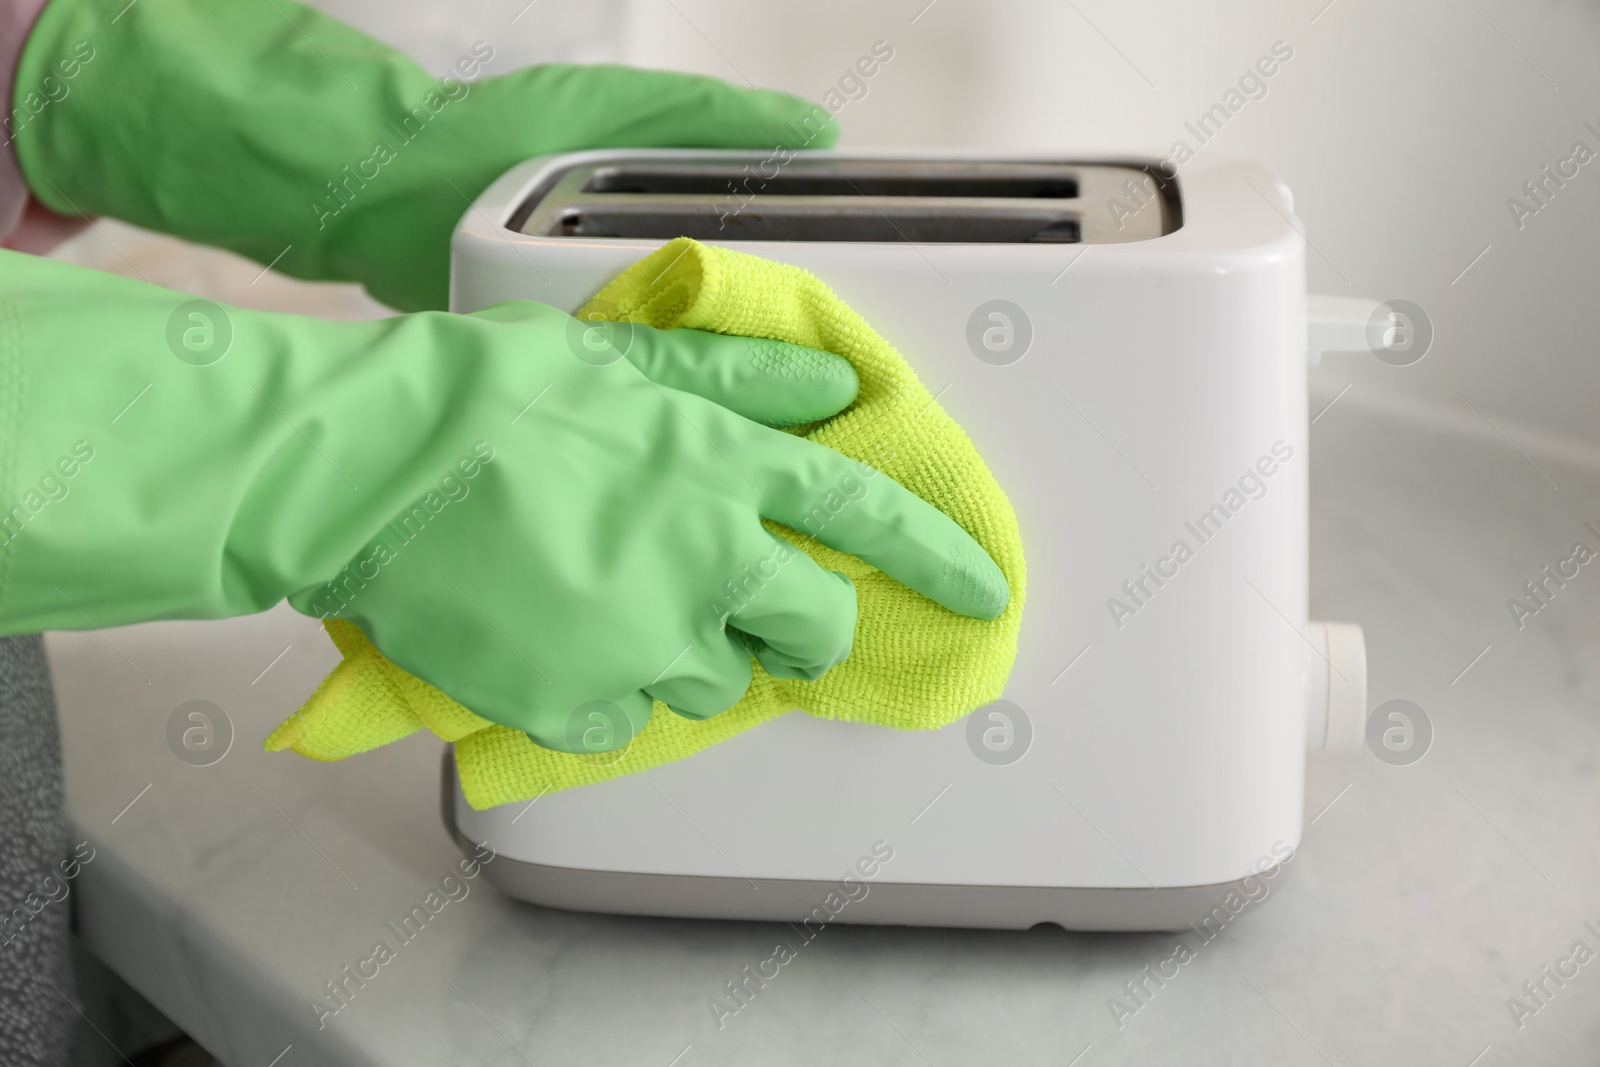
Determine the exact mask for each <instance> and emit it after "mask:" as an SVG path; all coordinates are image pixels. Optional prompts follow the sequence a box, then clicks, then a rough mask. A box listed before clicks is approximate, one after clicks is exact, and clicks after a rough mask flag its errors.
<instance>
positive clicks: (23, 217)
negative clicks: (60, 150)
mask: <svg viewBox="0 0 1600 1067" xmlns="http://www.w3.org/2000/svg"><path fill="white" fill-rule="evenodd" d="M44 5H45V0H0V86H3V88H4V93H3V95H4V99H5V106H6V109H5V115H4V118H3V121H0V130H3V131H4V132H3V133H0V137H3V138H4V140H5V143H4V145H0V244H3V245H4V246H5V247H6V248H16V249H21V250H22V251H26V252H44V251H48V250H49V249H50V248H51V247H53V246H54V245H55V244H56V243H58V242H60V241H61V240H63V239H65V238H66V237H70V236H71V235H72V233H74V232H75V231H76V230H78V229H81V228H82V227H83V226H85V225H87V222H86V221H85V220H81V219H72V220H68V219H64V218H62V217H61V216H59V215H55V214H53V213H52V212H49V211H46V210H45V209H44V207H43V205H41V204H39V203H38V202H37V201H34V200H33V199H32V197H30V196H29V195H28V187H27V185H25V184H24V183H23V181H22V171H21V170H20V169H18V167H17V153H16V150H15V148H14V147H13V145H12V143H11V136H10V130H11V125H12V115H13V110H12V109H13V108H15V107H16V103H15V93H16V89H17V88H18V87H17V86H16V84H15V82H16V78H17V61H18V60H19V59H20V58H21V56H22V45H23V43H24V42H25V41H27V39H28V31H30V30H32V29H33V23H34V20H35V19H37V18H38V17H39V12H40V11H41V10H43V8H44Z"/></svg>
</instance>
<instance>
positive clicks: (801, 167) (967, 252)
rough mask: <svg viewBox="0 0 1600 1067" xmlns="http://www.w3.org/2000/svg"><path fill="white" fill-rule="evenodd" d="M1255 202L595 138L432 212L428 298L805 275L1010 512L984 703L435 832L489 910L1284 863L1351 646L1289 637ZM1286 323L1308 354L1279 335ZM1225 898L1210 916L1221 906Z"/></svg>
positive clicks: (1228, 891)
mask: <svg viewBox="0 0 1600 1067" xmlns="http://www.w3.org/2000/svg"><path fill="white" fill-rule="evenodd" d="M1293 212H1294V208H1293V203H1292V200H1291V198H1290V194H1289V191H1288V190H1287V189H1286V188H1285V187H1284V186H1283V185H1282V184H1280V183H1279V182H1278V181H1277V180H1276V179H1275V178H1274V177H1273V176H1272V175H1271V174H1269V173H1267V172H1266V171H1264V170H1262V169H1261V168H1259V167H1257V166H1254V165H1251V164H1247V163H1241V162H1232V161H1219V160H1207V159H1200V160H1196V161H1194V162H1192V163H1190V164H1188V165H1187V166H1186V167H1185V168H1184V169H1183V170H1182V171H1181V173H1175V174H1174V173H1167V172H1164V171H1163V170H1162V169H1161V168H1160V165H1158V164H1156V163H1155V162H1154V161H1147V160H1128V159H1116V158H1106V159H1097V160H1085V159H1076V158H1075V159H1072V160H1060V159H1028V160H974V159H953V158H950V157H948V156H945V157H938V158H934V157H927V156H915V155H890V154H877V153H874V154H835V153H816V152H799V153H788V152H781V153H773V152H713V151H687V150H673V151H600V152H584V153H577V154H571V155H563V156H555V157H546V158H541V159H535V160H531V161H529V162H527V163H525V164H522V165H521V166H519V167H517V168H516V169H514V170H512V171H511V172H510V173H508V174H506V175H505V176H504V177H503V178H501V179H500V180H499V181H498V182H496V183H495V184H494V185H493V186H492V187H491V188H490V189H488V191H486V192H485V193H484V194H483V195H482V196H481V197H480V198H479V199H478V201H477V202H476V203H475V204H474V205H473V206H472V208H471V209H470V210H469V211H468V212H467V214H466V215H465V216H464V217H463V219H462V221H461V224H460V227H459V229H458V230H457V232H456V234H455V238H454V244H453V248H452V282H451V306H452V308H453V309H454V310H456V311H462V312H467V311H474V310H477V309H479V308H484V307H487V306H489V305H491V304H495V303H498V302H500V301H503V300H512V299H523V300H535V301H539V302H542V303H546V304H551V305H554V306H556V307H559V308H561V309H563V310H566V311H575V310H576V309H578V308H579V307H580V306H581V305H583V304H584V303H585V302H586V301H587V300H588V298H589V297H590V296H592V295H593V294H594V293H595V292H597V291H598V290H599V289H600V288H601V287H602V286H604V285H605V283H606V282H608V281H609V280H610V279H611V278H612V277H614V276H615V275H616V274H618V273H619V272H621V271H622V270H623V269H624V268H626V267H628V266H629V265H631V264H632V263H634V262H635V261H637V260H638V259H640V258H641V257H643V256H645V255H646V254H648V253H649V252H651V251H652V250H654V249H655V248H657V247H659V246H660V245H661V244H663V243H664V242H665V241H667V240H669V239H671V238H673V237H677V236H680V235H687V236H690V237H694V238H698V239H700V240H704V241H708V242H712V243H729V244H731V245H732V246H733V247H736V248H739V249H741V250H743V251H747V252H751V253H754V254H756V255H761V256H766V257H770V258H773V259H778V260H783V261H786V262H789V263H793V264H796V265H798V266H801V267H804V268H806V269H807V270H810V271H811V272H813V273H814V274H816V275H817V276H818V277H820V278H821V279H822V280H823V281H824V282H825V283H826V284H828V285H829V286H831V287H832V288H833V290H834V291H835V292H836V293H838V294H839V296H840V297H842V298H843V299H844V300H845V301H846V302H847V303H848V304H850V305H851V306H852V307H853V308H855V309H856V310H857V311H858V312H860V313H861V314H862V315H863V316H864V317H865V318H866V320H867V321H868V322H869V323H871V324H872V325H873V326H874V327H875V328H876V329H877V330H878V331H879V332H880V333H882V334H883V336H884V337H886V338H887V339H888V340H889V342H890V343H891V344H893V345H894V346H895V347H896V348H897V349H898V350H899V351H900V352H901V353H902V354H903V355H904V356H905V358H906V359H907V360H908V361H909V362H910V363H911V365H912V367H913V368H914V369H915V370H916V372H917V374H918V375H919V376H920V377H921V379H922V381H923V383H924V384H925V385H926V386H927V387H928V389H929V390H930V391H932V392H933V393H934V394H935V395H936V396H937V398H938V401H939V403H940V404H942V405H943V406H944V407H945V408H946V409H947V410H948V411H949V412H950V414H951V415H952V416H953V417H954V418H955V419H956V421H957V422H959V423H960V424H961V425H962V426H963V427H964V428H965V429H966V431H967V433H968V435H969V436H970V437H971V438H972V440H973V442H974V443H975V444H976V446H977V448H978V451H979V453H980V454H981V455H982V456H983V458H984V459H985V460H986V461H987V463H988V464H989V466H990V468H991V469H992V470H993V471H994V474H995V476H996V478H997V479H998V480H999V482H1000V484H1001V486H1002V487H1003V488H1004V489H1005V491H1006V492H1007V494H1008V495H1009V496H1010V498H1011V502H1012V504H1013V505H1014V507H1015V509H1016V513H1017V517H1018V520H1019V522H1020V524H1021V529H1022V538H1023V547H1024V551H1025V554H1026V558H1027V567H1028V584H1027V599H1026V606H1025V609H1024V612H1023V619H1022V629H1021V638H1020V648H1019V652H1018V655H1017V660H1016V667H1015V669H1014V670H1013V672H1012V674H1011V679H1010V682H1009V684H1008V685H1007V687H1006V690H1005V697H1004V699H1003V700H1000V701H998V702H996V703H995V704H992V705H989V706H988V707H985V708H982V709H979V710H978V711H976V712H974V713H973V714H972V715H970V716H968V718H967V719H966V720H965V721H963V722H962V723H960V724H957V725H954V726H951V727H948V728H946V729H943V730H936V731H928V732H899V731H895V730H890V729H886V728H881V727H874V726H864V725H860V724H849V723H840V722H829V721H823V720H820V719H815V718H812V717H810V716H808V715H805V714H803V713H800V712H798V711H797V712H792V713H791V714H789V715H786V716H782V717H780V718H778V719H776V720H773V721H771V722H768V723H766V724H764V725H761V726H758V727H756V728H754V729H751V730H748V731H746V732H744V733H743V734H740V735H739V736H737V737H735V738H733V739H731V740H729V741H726V742H724V743H722V744H720V745H716V746H713V747H711V748H709V749H707V750H705V751H703V752H701V753H699V754H698V755H695V756H693V757H691V758H688V759H685V760H682V761H680V762H677V763H673V764H670V765H667V766H663V767H658V768H655V769H653V770H649V771H645V772H642V773H637V774H632V775H628V776H624V777H621V778H617V779H613V780H610V781H606V782H603V783H600V784H596V785H589V786H584V787H580V788H575V789H569V790H566V791H563V792H559V793H554V794H551V795H549V796H545V797H542V798H538V799H536V800H534V801H530V802H525V803H519V804H510V805H505V806H502V807H499V808H494V809H490V810H487V811H473V810H472V809H471V808H470V807H469V806H468V805H467V803H466V801H465V799H464V798H463V797H462V795H461V793H460V791H459V788H458V787H457V786H456V784H455V781H454V776H453V772H452V766H451V763H450V761H449V760H448V759H447V760H446V767H445V782H444V801H445V803H444V816H445V822H446V825H447V826H448V827H449V828H450V830H451V831H452V832H453V833H454V834H455V836H456V837H457V839H458V840H459V841H461V842H463V843H466V844H470V845H475V844H480V843H481V844H484V845H487V846H488V847H489V848H492V849H493V850H494V851H495V853H496V854H497V858H496V860H495V862H494V863H492V864H489V865H487V866H486V867H485V868H484V870H485V873H486V874H487V875H488V877H489V878H490V879H491V880H492V881H494V882H495V884H496V885H498V886H499V887H500V888H501V889H502V890H504V891H505V892H507V893H508V894H511V895H513V896H516V897H520V898H523V899H525V900H529V901H534V902H537V903H540V904H545V905H551V906H554V907H560V908H569V909H577V910H585V911H601V912H619V913H631V914H643V915H664V916H693V917H707V918H726V919H771V920H790V921H795V922H801V923H803V924H807V927H814V926H815V925H817V924H821V923H826V922H855V923H884V924H911V925H935V926H974V927H1009V928H1023V927H1029V926H1032V925H1035V924H1037V923H1041V922H1053V923H1057V924H1060V925H1061V926H1063V927H1066V928H1069V929H1083V930H1138V929H1175V928H1181V927H1183V926H1184V925H1185V924H1186V923H1188V922H1190V921H1193V920H1195V919H1197V918H1198V917H1200V916H1203V915H1206V914H1207V913H1213V912H1214V911H1215V909H1216V908H1217V907H1219V906H1222V905H1223V904H1224V902H1229V901H1233V900H1238V899H1245V900H1252V901H1253V900H1256V899H1259V898H1260V897H1261V895H1262V889H1261V886H1262V885H1263V884H1264V883H1263V882H1262V879H1264V878H1270V877H1273V876H1275V875H1276V873H1277V872H1278V871H1279V870H1280V869H1281V868H1282V866H1283V864H1284V863H1285V862H1286V861H1287V860H1288V859H1289V858H1290V857H1291V856H1292V855H1293V853H1294V850H1295V849H1296V848H1297V847H1298V845H1299V842H1300V833H1301V826H1302V818H1303V785H1304V776H1305V760H1306V753H1307V751H1308V750H1312V751H1315V750H1318V749H1322V748H1347V749H1349V748H1356V747H1358V746H1359V745H1360V743H1361V739H1362V737H1363V733H1364V728H1365V718H1366V658H1365V650H1364V645H1363V642H1362V637H1361V631H1360V629H1359V628H1358V627H1355V626H1351V625H1345V624H1333V623H1320V622H1311V621H1308V617H1307V584H1308V583H1307V554H1308V546H1307V527H1308V517H1307V484H1308V478H1307V473H1308V469H1307V464H1308V456H1307V430H1308V425H1307V423H1308V419H1307V397H1306V365H1307V362H1308V358H1311V359H1314V358H1315V357H1316V355H1317V354H1319V352H1320V350H1322V349H1325V348H1342V349H1359V348H1364V347H1366V346H1367V339H1366V333H1367V322H1368V319H1369V317H1370V315H1371V313H1372V312H1373V310H1374V309H1376V308H1377V306H1378V305H1377V304H1376V303H1375V302H1372V301H1360V300H1350V299H1344V300H1324V301H1320V302H1319V301H1313V303H1312V306H1313V307H1314V309H1315V311H1314V314H1313V315H1312V316H1310V320H1311V321H1309V322H1308V312H1307V308H1308V299H1307V296H1306V292H1305V242H1304V240H1303V238H1302V237H1301V234H1300V231H1299V224H1298V222H1297V220H1296V219H1295V216H1294V213H1293ZM1308 336H1309V337H1310V341H1309V343H1308ZM1226 908H1227V910H1228V911H1229V912H1232V911H1233V910H1234V909H1233V905H1232V904H1231V903H1228V904H1227V906H1226Z"/></svg>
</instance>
